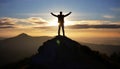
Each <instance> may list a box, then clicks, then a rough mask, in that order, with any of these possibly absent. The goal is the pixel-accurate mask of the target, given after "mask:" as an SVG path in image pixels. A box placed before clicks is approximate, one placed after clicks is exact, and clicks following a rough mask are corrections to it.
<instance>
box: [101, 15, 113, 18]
mask: <svg viewBox="0 0 120 69" xmlns="http://www.w3.org/2000/svg"><path fill="white" fill-rule="evenodd" d="M103 17H104V18H114V16H112V15H104V16H103Z"/></svg>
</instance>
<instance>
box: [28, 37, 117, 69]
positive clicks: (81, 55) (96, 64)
mask: <svg viewBox="0 0 120 69" xmlns="http://www.w3.org/2000/svg"><path fill="white" fill-rule="evenodd" d="M115 67H116V66H114V65H113V64H112V63H110V62H109V61H107V60H106V59H104V58H103V57H102V56H101V55H100V54H99V52H96V51H92V50H91V49H90V48H88V47H87V46H84V45H81V44H79V43H77V42H76V41H74V40H71V39H69V38H68V37H65V36H56V37H55V38H53V39H51V40H48V41H46V42H44V43H43V45H42V46H40V48H39V49H38V53H37V54H36V55H35V56H33V57H32V59H31V62H30V66H29V67H28V69H117V67H116V68H115Z"/></svg>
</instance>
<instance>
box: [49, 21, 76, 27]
mask: <svg viewBox="0 0 120 69" xmlns="http://www.w3.org/2000/svg"><path fill="white" fill-rule="evenodd" d="M58 25H59V23H58V21H57V20H50V21H49V23H48V26H58ZM64 25H65V26H70V25H74V23H73V22H72V21H69V20H65V23H64Z"/></svg>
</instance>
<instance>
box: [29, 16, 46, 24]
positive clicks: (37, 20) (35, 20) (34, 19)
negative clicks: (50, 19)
mask: <svg viewBox="0 0 120 69" xmlns="http://www.w3.org/2000/svg"><path fill="white" fill-rule="evenodd" d="M27 21H28V22H31V23H37V24H45V23H47V21H46V20H44V19H42V18H40V17H30V18H27Z"/></svg>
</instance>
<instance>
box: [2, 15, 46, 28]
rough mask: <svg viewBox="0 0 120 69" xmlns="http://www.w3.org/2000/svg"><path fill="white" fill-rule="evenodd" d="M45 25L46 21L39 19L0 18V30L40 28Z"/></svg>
mask: <svg viewBox="0 0 120 69" xmlns="http://www.w3.org/2000/svg"><path fill="white" fill-rule="evenodd" d="M45 24H47V21H46V20H44V19H42V18H40V17H29V18H25V19H21V18H10V17H3V18H0V28H28V27H34V26H40V25H41V26H42V25H45Z"/></svg>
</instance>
